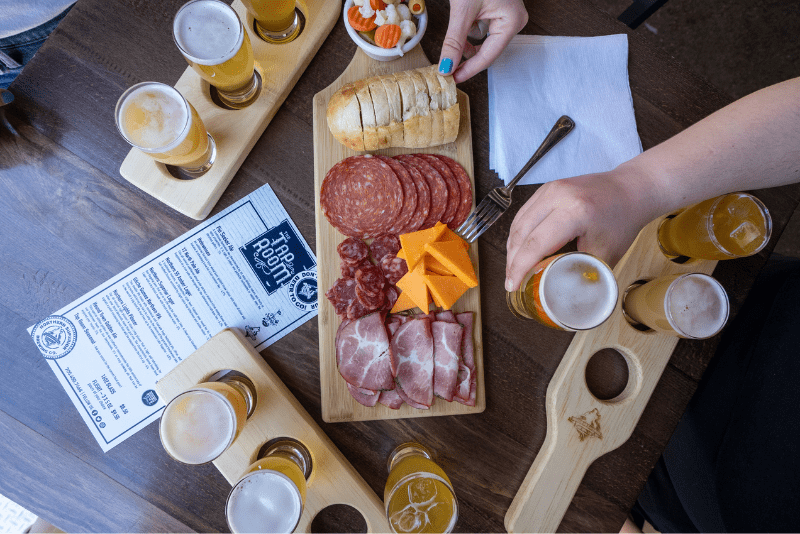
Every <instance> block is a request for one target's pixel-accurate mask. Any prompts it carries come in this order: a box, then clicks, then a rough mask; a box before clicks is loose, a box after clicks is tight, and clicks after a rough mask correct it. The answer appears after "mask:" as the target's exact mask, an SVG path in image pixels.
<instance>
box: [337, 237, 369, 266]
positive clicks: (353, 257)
mask: <svg viewBox="0 0 800 534" xmlns="http://www.w3.org/2000/svg"><path fill="white" fill-rule="evenodd" d="M336 252H338V253H339V258H341V260H342V261H343V262H347V263H350V264H357V263H361V262H363V261H364V260H366V259H369V247H368V246H367V244H366V243H365V242H364V241H362V240H361V239H358V238H356V237H348V238H347V239H345V240H344V241H342V242H341V243H339V244H338V245H337V246H336Z"/></svg>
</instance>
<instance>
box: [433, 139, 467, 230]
mask: <svg viewBox="0 0 800 534" xmlns="http://www.w3.org/2000/svg"><path fill="white" fill-rule="evenodd" d="M436 157H437V158H438V159H440V160H441V161H443V162H444V163H445V164H447V166H448V167H449V168H450V171H451V172H452V173H453V176H455V179H456V181H457V182H458V187H459V189H460V190H461V198H460V200H459V203H458V209H457V210H456V213H455V215H454V216H453V220H452V221H450V224H448V225H447V226H449V227H450V228H452V229H455V228H458V227H459V226H461V224H462V223H463V222H464V221H466V220H467V216H468V215H469V212H470V211H472V182H471V181H470V179H469V175H468V174H467V171H465V170H464V167H462V166H461V164H460V163H458V162H457V161H455V160H454V159H452V158H448V157H447V156H442V155H440V154H436Z"/></svg>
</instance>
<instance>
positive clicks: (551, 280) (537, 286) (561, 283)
mask: <svg viewBox="0 0 800 534" xmlns="http://www.w3.org/2000/svg"><path fill="white" fill-rule="evenodd" d="M618 294H619V289H618V287H617V281H616V279H615V278H614V273H613V272H612V271H611V268H610V267H609V266H608V265H606V263H605V262H603V261H602V260H601V259H599V258H597V257H595V256H592V255H591V254H587V253H585V252H567V253H565V254H557V255H555V256H550V257H549V258H545V259H544V260H542V261H541V262H539V264H537V265H536V266H535V267H534V268H533V269H531V271H530V272H529V273H528V274H527V275H526V276H525V278H524V279H523V281H522V284H520V288H519V289H518V290H516V291H511V292H507V293H506V302H507V304H508V308H509V309H510V310H511V313H513V314H514V315H515V316H517V317H519V318H520V319H535V320H537V321H539V322H540V323H542V324H544V325H546V326H549V327H551V328H556V329H558V330H567V331H570V332H575V331H578V330H589V329H591V328H595V327H597V326H599V325H601V324H602V323H603V322H605V320H606V319H608V318H609V317H610V316H611V313H612V312H613V311H614V308H615V307H616V305H617V296H618Z"/></svg>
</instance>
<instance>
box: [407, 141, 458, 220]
mask: <svg viewBox="0 0 800 534" xmlns="http://www.w3.org/2000/svg"><path fill="white" fill-rule="evenodd" d="M395 159H398V160H400V161H402V162H403V163H408V164H409V165H412V166H414V167H416V168H417V169H418V170H419V171H420V173H421V174H422V176H423V177H425V180H427V182H428V187H430V190H431V209H430V212H428V217H426V218H425V221H424V222H423V223H422V227H421V228H420V230H425V229H426V228H431V227H433V225H434V224H436V223H437V222H439V221H441V220H442V216H443V215H444V212H445V210H446V209H447V202H448V200H447V196H448V194H447V183H446V182H445V181H444V178H442V175H441V174H439V171H437V170H436V169H434V168H433V167H431V165H430V163H428V162H427V161H425V160H424V159H422V158H420V157H418V156H415V155H413V154H401V155H399V156H395Z"/></svg>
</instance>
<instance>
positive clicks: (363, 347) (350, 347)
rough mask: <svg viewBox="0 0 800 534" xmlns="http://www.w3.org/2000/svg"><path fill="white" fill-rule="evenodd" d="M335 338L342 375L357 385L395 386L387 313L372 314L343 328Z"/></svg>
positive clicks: (392, 387)
mask: <svg viewBox="0 0 800 534" xmlns="http://www.w3.org/2000/svg"><path fill="white" fill-rule="evenodd" d="M336 337H337V339H336V361H337V363H338V364H339V374H341V375H342V378H344V379H345V381H346V382H347V383H348V384H350V385H352V386H355V387H357V388H365V389H370V390H373V391H378V390H385V389H394V379H393V377H392V368H391V355H390V350H389V336H388V335H387V333H386V326H385V325H384V314H382V313H371V314H369V315H366V316H364V317H361V318H360V319H356V320H354V321H351V322H349V323H347V324H346V325H345V326H344V327H343V328H340V330H339V332H338V333H337V336H336Z"/></svg>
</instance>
